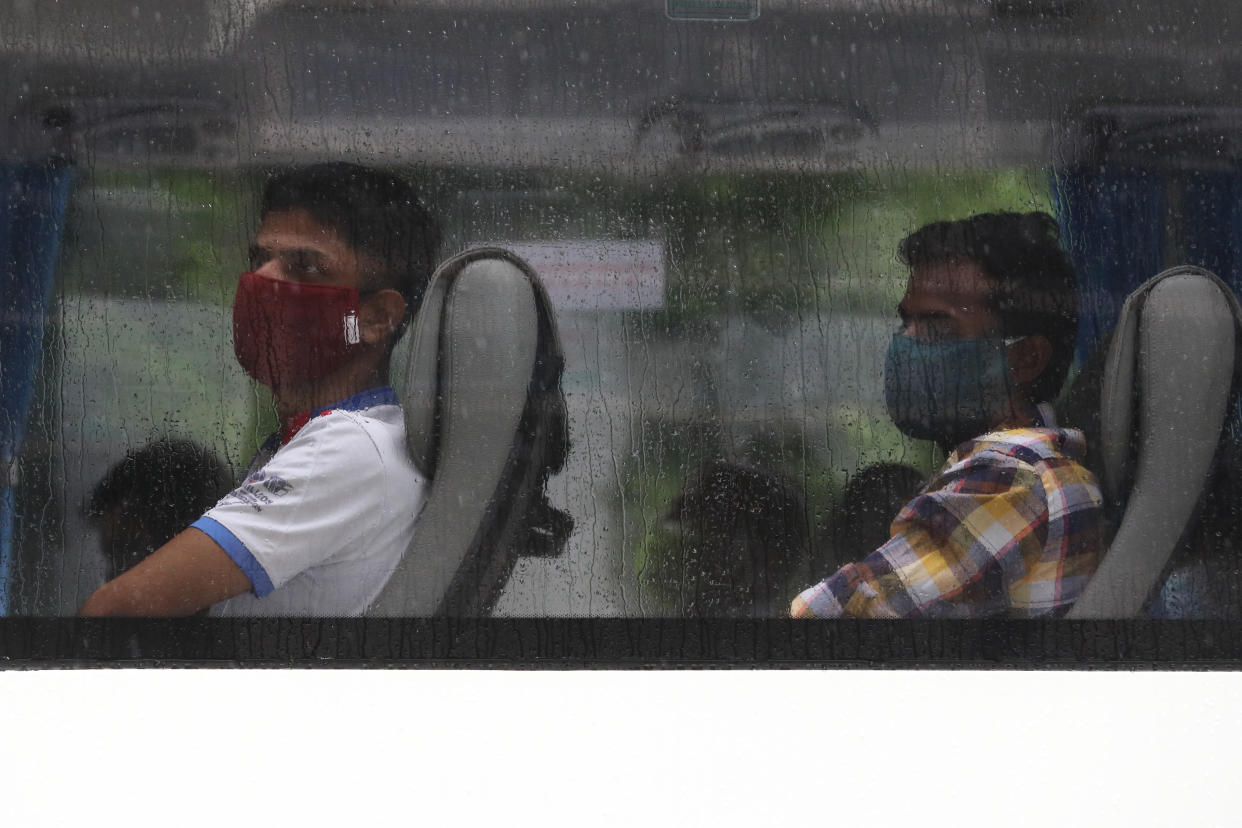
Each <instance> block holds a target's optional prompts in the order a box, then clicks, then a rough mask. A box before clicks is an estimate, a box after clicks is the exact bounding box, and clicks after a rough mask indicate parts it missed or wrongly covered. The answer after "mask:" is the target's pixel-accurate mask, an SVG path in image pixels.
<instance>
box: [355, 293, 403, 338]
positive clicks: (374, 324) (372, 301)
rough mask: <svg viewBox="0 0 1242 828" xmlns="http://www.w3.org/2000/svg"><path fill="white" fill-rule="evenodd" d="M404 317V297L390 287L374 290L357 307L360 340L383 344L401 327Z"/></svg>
mask: <svg viewBox="0 0 1242 828" xmlns="http://www.w3.org/2000/svg"><path fill="white" fill-rule="evenodd" d="M404 318H405V297H404V296H402V295H401V293H400V291H396V290H393V289H392V288H385V289H384V290H380V291H376V292H375V293H374V294H372V295H371V296H368V297H367V298H366V299H365V300H363V302H362V307H360V308H359V309H358V327H359V330H360V333H361V334H362V341H363V342H365V343H367V344H368V345H383V344H384V343H386V342H387V341H388V340H389V338H391V337H392V336H393V335H394V334H395V333H396V332H397V330H398V329H400V327H401V320H402V319H404Z"/></svg>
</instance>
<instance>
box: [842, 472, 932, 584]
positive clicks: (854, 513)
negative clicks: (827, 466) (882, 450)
mask: <svg viewBox="0 0 1242 828" xmlns="http://www.w3.org/2000/svg"><path fill="white" fill-rule="evenodd" d="M925 482H926V475H924V474H923V473H922V472H920V471H919V470H918V469H915V468H913V467H911V466H907V465H905V464H903V463H875V464H872V465H870V466H866V467H865V468H862V469H859V470H858V471H856V472H854V473H853V474H851V475H850V476H849V478H848V482H847V483H846V484H845V490H844V491H843V492H842V493H841V499H840V501H839V502H838V503H837V505H836V507H835V508H834V509H833V513H832V518H833V522H832V535H833V541H834V547H835V548H834V549H833V552H834V553H835V556H836V559H837V560H840V561H841V562H842V563H844V562H848V561H856V560H859V559H860V558H862V557H864V556H866V555H868V554H870V553H871V552H874V551H875V550H877V549H879V548H880V547H881V546H883V545H884V544H885V543H887V542H888V539H889V526H890V524H892V522H893V518H894V517H896V516H897V513H898V512H899V511H901V508H902V507H903V506H905V505H906V503H907V502H909V500H910V498H912V497H914V496H915V495H916V494H918V491H919V489H921V488H922V487H923V484H924V483H925Z"/></svg>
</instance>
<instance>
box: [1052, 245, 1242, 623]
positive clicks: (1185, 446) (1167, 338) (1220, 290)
mask: <svg viewBox="0 0 1242 828" xmlns="http://www.w3.org/2000/svg"><path fill="white" fill-rule="evenodd" d="M1239 319H1242V312H1240V310H1239V306H1238V301H1237V299H1236V298H1235V297H1234V295H1233V293H1232V291H1230V289H1229V287H1228V286H1227V285H1226V284H1225V283H1224V282H1222V281H1221V280H1220V279H1219V278H1217V277H1216V276H1215V275H1213V274H1211V273H1209V272H1208V271H1206V270H1203V269H1201V268H1197V267H1190V266H1181V267H1174V268H1170V269H1169V270H1166V271H1164V272H1162V273H1160V274H1159V275H1157V276H1156V277H1154V278H1152V279H1150V280H1149V281H1147V282H1146V283H1144V284H1143V285H1142V286H1141V287H1139V289H1138V290H1136V291H1135V292H1134V293H1133V294H1131V295H1130V296H1129V298H1127V300H1126V302H1125V304H1124V305H1123V306H1122V309H1121V316H1120V320H1119V321H1118V323H1117V328H1116V330H1115V331H1114V333H1113V336H1112V341H1111V344H1110V346H1109V348H1108V351H1107V356H1106V362H1105V364H1104V367H1103V381H1102V384H1101V386H1100V407H1099V417H1100V420H1099V437H1098V439H1099V449H1098V451H1097V452H1094V456H1095V460H1096V463H1095V465H1096V470H1097V473H1099V475H1100V483H1101V486H1102V488H1103V490H1104V495H1105V501H1106V507H1107V511H1108V512H1109V514H1110V515H1112V516H1114V518H1113V520H1114V525H1115V532H1114V534H1113V536H1112V539H1111V542H1110V543H1109V547H1108V551H1107V553H1106V554H1105V556H1104V558H1103V560H1102V561H1101V563H1100V566H1099V569H1098V570H1097V571H1096V574H1095V576H1094V577H1093V578H1092V579H1091V582H1090V583H1089V584H1088V585H1087V588H1086V590H1085V591H1084V592H1083V595H1082V597H1081V598H1079V599H1078V601H1077V602H1076V603H1075V604H1074V606H1073V607H1072V608H1071V609H1070V612H1069V613H1068V617H1070V618H1133V617H1136V616H1138V615H1139V614H1140V613H1141V611H1142V610H1143V608H1144V606H1145V605H1146V604H1147V602H1148V600H1149V599H1150V598H1151V597H1152V596H1153V594H1154V593H1155V592H1156V590H1158V589H1159V587H1160V586H1161V584H1162V583H1163V581H1164V578H1165V577H1167V575H1168V567H1169V562H1170V560H1171V559H1172V558H1173V556H1174V552H1175V551H1176V550H1177V549H1178V548H1179V546H1180V545H1181V544H1182V541H1183V539H1184V537H1185V536H1186V533H1187V532H1188V530H1189V528H1190V527H1191V524H1192V522H1193V520H1194V518H1195V515H1196V511H1197V509H1198V508H1199V505H1200V503H1201V501H1202V499H1203V496H1204V492H1205V487H1206V485H1207V483H1208V481H1209V478H1210V475H1211V474H1212V471H1213V466H1214V463H1215V461H1216V455H1217V452H1218V448H1219V446H1220V445H1221V440H1222V434H1223V431H1224V428H1225V425H1226V417H1227V413H1228V411H1229V407H1230V398H1231V390H1232V388H1233V378H1234V372H1235V362H1236V357H1235V349H1236V344H1237V332H1238V320H1239Z"/></svg>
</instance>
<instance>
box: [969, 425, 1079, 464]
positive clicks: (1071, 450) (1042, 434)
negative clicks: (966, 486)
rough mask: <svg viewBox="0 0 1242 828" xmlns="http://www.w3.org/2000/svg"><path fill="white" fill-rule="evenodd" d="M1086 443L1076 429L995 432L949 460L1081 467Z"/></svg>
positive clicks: (982, 436) (973, 442)
mask: <svg viewBox="0 0 1242 828" xmlns="http://www.w3.org/2000/svg"><path fill="white" fill-rule="evenodd" d="M1086 450H1087V444H1086V440H1085V438H1084V437H1083V433H1082V432H1081V431H1079V430H1078V429H1076V428H1014V429H1006V430H1003V431H992V432H989V433H987V434H983V435H980V436H979V437H976V438H975V439H973V440H971V441H970V442H969V443H967V444H965V445H963V446H959V447H958V448H957V450H956V451H955V452H954V453H953V455H952V456H951V457H950V460H953V459H956V460H958V461H961V462H967V463H970V462H975V463H980V462H995V461H996V460H997V459H998V458H1003V459H1004V460H1008V461H1013V462H1018V463H1023V464H1027V465H1032V466H1036V465H1041V464H1046V463H1049V462H1053V463H1062V462H1066V461H1069V462H1072V463H1075V464H1081V463H1082V458H1083V457H1084V456H1086Z"/></svg>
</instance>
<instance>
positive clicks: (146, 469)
mask: <svg viewBox="0 0 1242 828" xmlns="http://www.w3.org/2000/svg"><path fill="white" fill-rule="evenodd" d="M231 487H232V473H231V472H230V471H229V469H228V467H227V466H226V465H225V464H224V463H223V462H222V461H221V460H220V458H218V457H217V456H216V455H215V453H214V452H212V451H211V450H210V449H207V448H204V447H203V446H200V445H197V444H196V443H193V442H190V441H189V440H181V439H175V438H166V439H163V440H158V441H156V442H154V443H149V444H147V445H145V446H143V447H142V448H139V449H135V450H134V451H131V452H130V453H129V454H127V455H125V457H124V458H123V459H121V460H120V461H119V462H118V463H116V464H115V465H114V466H112V468H110V469H108V471H107V473H106V474H104V476H103V478H102V479H101V480H100V481H99V482H98V483H97V484H95V488H94V490H92V492H91V496H90V501H89V502H88V504H87V508H86V513H87V516H88V517H89V518H91V519H92V520H96V521H97V520H99V519H101V518H103V517H105V516H108V515H115V516H117V517H119V518H121V519H122V520H123V521H124V522H125V524H126V526H127V528H128V529H130V530H131V531H132V532H133V537H129V538H123V539H118V540H119V541H123V542H122V543H119V544H117V545H116V546H115V547H114V548H111V549H104V555H105V556H106V557H107V558H108V559H109V563H110V564H111V565H112V566H113V567H114V569H115V572H116V574H120V573H121V572H124V571H125V570H127V569H129V568H130V567H132V566H133V565H134V564H136V563H138V561H140V560H141V559H142V558H144V557H146V555H148V554H150V553H151V552H153V551H155V550H156V549H158V548H159V547H161V546H163V545H164V544H165V543H167V542H168V541H170V540H172V538H173V537H174V536H175V535H176V534H177V533H179V532H181V530H183V529H185V528H186V527H187V526H189V525H190V524H191V523H193V522H194V521H195V520H196V519H197V518H199V517H200V516H201V515H202V514H203V512H205V511H207V509H209V508H211V507H212V506H213V505H215V503H216V501H218V500H219V499H220V498H221V497H223V496H224V495H225V493H227V492H228V490H229V489H230V488H231Z"/></svg>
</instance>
